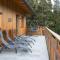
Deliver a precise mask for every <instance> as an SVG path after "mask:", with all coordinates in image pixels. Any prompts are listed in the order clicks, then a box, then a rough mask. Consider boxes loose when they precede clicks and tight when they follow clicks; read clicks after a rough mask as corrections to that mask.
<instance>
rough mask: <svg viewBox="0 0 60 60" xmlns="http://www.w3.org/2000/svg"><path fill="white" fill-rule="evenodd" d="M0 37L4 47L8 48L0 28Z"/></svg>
mask: <svg viewBox="0 0 60 60" xmlns="http://www.w3.org/2000/svg"><path fill="white" fill-rule="evenodd" d="M0 38H1V41H2V43H3V44H4V45H5V46H6V47H8V48H10V45H9V44H8V43H7V42H6V41H5V40H4V38H3V34H2V31H1V30H0Z"/></svg>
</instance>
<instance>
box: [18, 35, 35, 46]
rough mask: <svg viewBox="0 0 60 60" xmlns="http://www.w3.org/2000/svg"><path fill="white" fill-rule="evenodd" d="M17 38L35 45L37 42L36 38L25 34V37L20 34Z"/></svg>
mask: <svg viewBox="0 0 60 60" xmlns="http://www.w3.org/2000/svg"><path fill="white" fill-rule="evenodd" d="M17 40H19V41H25V42H27V43H32V44H33V45H34V42H35V40H34V39H32V38H30V37H29V36H23V37H20V36H19V37H18V39H17Z"/></svg>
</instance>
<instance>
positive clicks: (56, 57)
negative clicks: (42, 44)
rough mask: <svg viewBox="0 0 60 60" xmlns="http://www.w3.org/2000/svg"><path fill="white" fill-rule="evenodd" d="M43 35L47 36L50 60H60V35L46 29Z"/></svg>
mask: <svg viewBox="0 0 60 60" xmlns="http://www.w3.org/2000/svg"><path fill="white" fill-rule="evenodd" d="M43 35H45V36H46V38H47V39H46V41H47V47H48V52H49V60H60V35H58V34H57V33H55V32H53V31H52V30H51V29H49V28H47V27H44V30H43Z"/></svg>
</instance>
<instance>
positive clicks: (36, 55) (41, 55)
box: [0, 36, 49, 60]
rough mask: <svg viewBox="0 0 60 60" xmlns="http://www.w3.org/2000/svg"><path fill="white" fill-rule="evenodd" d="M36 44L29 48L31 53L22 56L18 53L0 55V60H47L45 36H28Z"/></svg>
mask: <svg viewBox="0 0 60 60" xmlns="http://www.w3.org/2000/svg"><path fill="white" fill-rule="evenodd" d="M30 37H31V38H33V39H35V40H36V42H35V43H34V45H33V46H32V48H31V51H32V53H27V54H24V55H23V54H22V55H21V53H20V52H18V53H17V54H16V53H15V52H11V53H1V54H0V60H49V56H48V51H47V45H46V40H45V36H30Z"/></svg>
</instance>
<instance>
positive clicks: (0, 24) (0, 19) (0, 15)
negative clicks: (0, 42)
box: [0, 13, 3, 29]
mask: <svg viewBox="0 0 60 60" xmlns="http://www.w3.org/2000/svg"><path fill="white" fill-rule="evenodd" d="M0 28H1V29H2V28H3V27H2V13H0Z"/></svg>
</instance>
